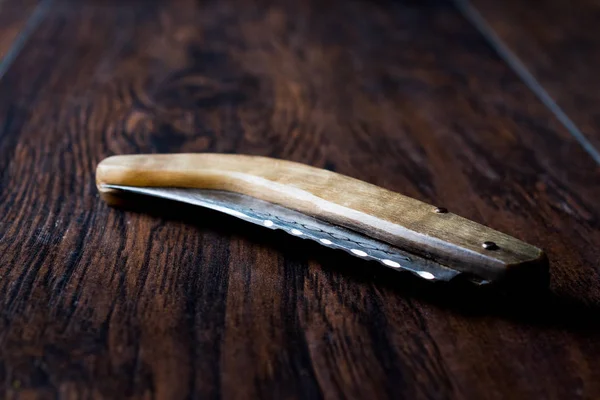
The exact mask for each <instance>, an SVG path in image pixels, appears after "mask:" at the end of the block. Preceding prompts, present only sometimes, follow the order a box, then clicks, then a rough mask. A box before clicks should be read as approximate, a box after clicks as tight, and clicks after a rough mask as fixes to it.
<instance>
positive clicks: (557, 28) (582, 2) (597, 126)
mask: <svg viewBox="0 0 600 400" xmlns="http://www.w3.org/2000/svg"><path fill="white" fill-rule="evenodd" d="M459 1H462V0H459ZM471 2H472V6H473V8H474V9H475V10H476V11H477V12H479V13H480V15H481V16H482V17H483V19H484V20H485V22H486V24H488V25H489V27H490V28H491V29H492V30H493V31H494V32H495V34H496V35H497V37H498V38H499V39H500V40H502V41H503V42H504V44H505V45H506V46H507V47H508V48H509V49H510V51H511V52H512V53H513V55H514V56H515V57H516V58H518V60H519V62H521V63H522V64H523V66H524V67H525V68H527V70H528V71H529V73H530V74H531V75H532V76H533V77H534V78H535V80H536V81H537V84H539V85H540V86H541V87H542V88H543V90H545V91H546V92H547V93H548V95H549V97H550V98H551V99H552V100H553V101H554V102H555V103H556V105H557V106H558V107H559V108H561V111H563V112H565V113H566V115H567V116H568V118H569V119H570V120H571V122H572V127H571V128H570V129H571V130H577V131H579V132H578V133H581V135H583V136H584V137H585V139H586V140H587V141H589V145H588V146H590V147H591V148H592V149H591V151H592V152H593V153H594V155H595V157H596V159H597V160H600V80H599V79H598V71H599V70H600V51H598V49H600V35H599V34H598V29H599V26H598V25H599V23H600V2H599V1H598V0H575V1H561V0H543V1H536V2H535V4H531V3H529V2H524V1H517V0H507V1H494V0H471ZM536 86H537V85H536Z"/></svg>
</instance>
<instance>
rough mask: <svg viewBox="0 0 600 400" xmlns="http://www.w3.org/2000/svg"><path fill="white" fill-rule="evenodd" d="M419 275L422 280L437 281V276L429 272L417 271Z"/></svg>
mask: <svg viewBox="0 0 600 400" xmlns="http://www.w3.org/2000/svg"><path fill="white" fill-rule="evenodd" d="M417 275H419V276H420V277H421V278H425V279H427V280H432V279H435V276H434V275H433V274H432V273H431V272H427V271H417Z"/></svg>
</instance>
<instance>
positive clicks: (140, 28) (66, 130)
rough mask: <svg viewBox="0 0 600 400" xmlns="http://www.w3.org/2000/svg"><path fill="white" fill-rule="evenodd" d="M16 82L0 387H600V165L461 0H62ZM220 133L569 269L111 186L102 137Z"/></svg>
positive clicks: (15, 74) (3, 83)
mask: <svg viewBox="0 0 600 400" xmlns="http://www.w3.org/2000/svg"><path fill="white" fill-rule="evenodd" d="M58 55H60V56H58ZM0 93H1V94H2V96H1V97H0V121H2V125H1V128H0V215H2V216H3V217H2V219H0V260H1V263H0V277H1V278H0V388H1V390H2V395H0V397H4V398H8V399H12V398H57V397H63V398H159V399H178V398H226V399H230V398H233V399H235V398H365V399H371V398H398V397H405V398H415V399H418V398H486V399H503V398H511V399H531V398H547V399H559V398H564V399H571V398H587V399H593V398H597V397H598V396H600V376H599V374H600V372H599V371H600V366H599V362H600V361H599V360H600V357H599V355H600V341H599V340H598V336H599V332H600V321H599V317H598V316H599V315H600V314H599V313H600V279H599V275H600V271H599V269H598V260H599V259H600V248H598V246H597V243H599V242H600V222H599V221H600V220H599V216H600V210H599V207H600V205H599V204H598V201H597V199H598V198H600V186H599V185H598V182H599V181H600V179H599V178H600V171H599V170H598V166H597V165H596V164H595V163H594V162H593V161H592V160H591V159H590V158H589V156H588V155H587V153H585V152H584V151H583V150H582V149H581V147H580V146H579V145H578V143H576V142H575V141H574V140H573V138H572V137H571V136H570V135H569V134H568V133H567V132H566V131H565V130H564V129H563V127H562V125H561V124H559V123H558V122H557V121H556V120H555V119H553V117H552V115H551V114H550V113H549V112H548V110H547V109H546V108H545V107H544V106H543V105H542V104H540V103H539V102H538V101H537V99H536V98H535V97H534V96H533V95H532V94H531V92H530V91H529V90H528V89H527V88H526V87H525V86H524V85H523V84H522V82H521V81H520V80H519V79H518V78H517V77H516V76H515V75H514V74H513V73H512V72H511V71H510V69H509V68H508V67H507V66H506V65H505V64H504V63H503V62H502V61H501V60H499V59H498V58H497V56H496V55H495V53H494V52H493V51H492V49H490V48H489V47H488V46H487V44H486V42H485V41H484V40H483V39H482V38H481V37H480V36H479V35H478V33H477V32H476V31H475V30H474V29H473V28H472V27H471V25H469V23H468V22H467V21H466V20H464V19H463V18H462V17H461V15H460V14H459V13H458V12H457V11H456V10H455V9H454V8H453V6H452V5H450V4H447V3H446V2H443V1H434V0H429V1H424V2H409V1H406V2H387V1H380V2H366V1H365V2H362V1H357V2H351V3H349V2H342V1H339V2H338V1H327V2H325V3H323V2H316V1H315V2H311V1H307V2H260V3H257V4H254V3H252V5H251V4H250V3H246V2H243V1H240V2H236V1H219V2H205V3H202V4H200V3H196V2H192V1H189V2H188V1H183V0H182V1H173V2H167V1H164V2H162V1H151V2H148V1H144V2H141V1H131V2H127V3H124V2H116V1H103V2H88V1H78V2H74V1H73V2H70V1H66V0H63V1H61V0H56V1H55V3H54V4H53V7H52V8H51V10H50V12H49V13H48V15H47V16H46V18H45V19H44V20H43V21H42V23H41V24H40V25H39V27H38V29H37V30H36V31H35V33H34V34H33V35H32V36H31V38H30V40H29V41H28V42H27V44H26V46H25V47H24V48H23V51H22V53H21V55H20V56H19V58H18V59H17V60H16V61H15V63H14V64H13V66H12V68H11V69H10V70H9V71H8V72H7V73H6V74H5V76H4V77H3V79H2V80H0ZM7 93H9V95H7ZM206 151H210V152H219V153H246V154H255V155H263V156H272V157H279V158H283V159H287V160H291V161H298V162H303V163H307V164H310V165H313V166H316V167H325V168H327V169H330V170H335V171H337V172H340V173H343V174H345V175H348V176H351V177H354V178H357V179H361V180H365V181H369V182H372V183H374V184H377V185H379V186H382V187H384V188H387V189H389V190H393V191H396V192H401V193H404V194H406V195H408V196H411V197H414V198H417V199H420V200H422V201H426V202H429V203H435V204H438V205H441V206H445V207H447V208H449V209H451V210H453V211H455V212H456V213H457V214H459V215H463V216H465V217H467V218H470V219H473V220H475V221H477V222H480V223H483V224H485V225H488V226H491V227H492V228H494V229H498V230H500V231H507V232H511V233H512V234H514V236H516V237H518V238H519V239H522V240H524V241H526V242H530V243H535V244H537V245H538V246H539V247H541V248H544V249H545V250H547V252H548V256H549V258H550V260H552V264H551V276H552V280H551V292H550V293H536V294H535V295H531V296H528V297H526V298H525V299H522V298H513V297H502V296H500V295H495V294H488V293H481V292H478V291H474V290H470V289H469V288H456V287H452V286H435V285H434V286H431V285H423V284H421V282H420V281H418V280H416V279H412V278H411V277H410V276H409V275H406V278H405V279H399V278H398V274H397V273H395V272H394V271H389V272H388V271H387V270H385V269H384V268H380V267H379V266H377V265H375V264H373V265H370V264H367V265H365V264H364V263H363V262H361V261H360V260H355V259H354V258H352V257H348V256H346V255H344V254H342V253H339V252H329V251H326V250H322V249H321V248H319V247H318V246H313V245H311V244H309V243H306V242H304V241H301V240H296V241H294V240H290V238H289V237H288V236H287V235H278V234H273V233H269V232H264V230H262V229H260V228H253V227H251V226H248V224H243V223H237V222H236V221H235V220H232V219H228V218H224V217H222V216H221V215H215V214H213V213H208V212H198V211H193V209H190V208H186V207H178V208H176V209H173V208H172V207H167V206H162V207H158V208H156V207H151V208H148V210H140V209H136V210H135V211H131V212H122V211H120V210H113V209H110V208H109V207H107V206H106V205H105V204H104V203H103V202H102V201H101V200H100V198H99V197H98V195H97V190H96V188H95V184H94V169H95V167H96V165H97V164H98V162H100V160H102V159H103V158H105V157H107V156H110V155H113V154H125V153H156V152H160V153H166V152H206ZM153 210H154V211H153ZM157 210H158V211H157Z"/></svg>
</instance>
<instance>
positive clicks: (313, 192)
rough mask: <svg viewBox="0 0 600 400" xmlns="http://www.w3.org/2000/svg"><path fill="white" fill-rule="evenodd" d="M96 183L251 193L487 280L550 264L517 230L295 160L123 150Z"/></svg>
mask: <svg viewBox="0 0 600 400" xmlns="http://www.w3.org/2000/svg"><path fill="white" fill-rule="evenodd" d="M96 181H97V182H96V183H97V186H98V189H99V190H100V192H101V193H103V194H108V193H110V192H111V190H110V189H107V188H104V187H103V185H107V184H108V185H123V186H137V187H142V186H144V187H179V188H198V189H218V190H226V191H232V192H237V193H241V194H245V195H249V196H253V197H256V198H259V199H261V200H265V201H269V202H272V203H276V204H280V205H282V206H284V207H287V208H291V209H294V210H297V211H300V212H302V213H305V214H308V215H311V216H314V217H317V218H320V219H323V220H325V221H328V222H330V223H334V224H338V225H340V226H343V227H346V228H349V229H352V230H355V231H358V232H360V233H362V234H364V235H367V236H369V237H372V238H375V239H378V240H381V241H384V242H387V243H389V244H392V245H394V246H397V247H400V248H403V249H406V250H409V251H411V252H413V253H417V254H419V255H420V256H425V257H427V258H430V259H434V260H436V261H437V262H439V263H441V264H444V265H446V266H449V267H452V268H454V269H457V270H460V271H463V272H466V273H471V274H473V275H476V276H478V277H481V278H483V279H489V280H498V279H501V278H504V277H505V276H507V275H510V274H512V273H515V272H524V271H525V272H527V271H529V270H539V269H542V270H545V269H547V260H546V257H545V255H544V253H543V252H542V251H541V250H540V249H538V248H536V247H534V246H531V245H529V244H527V243H524V242H522V241H520V240H518V239H515V238H513V237H511V236H508V235H505V234H503V233H500V232H498V231H495V230H493V229H490V228H487V227H485V226H483V225H480V224H478V223H475V222H473V221H470V220H467V219H465V218H462V217H460V216H458V215H455V214H452V213H450V212H436V207H433V206H431V205H429V204H426V203H423V202H421V201H418V200H415V199H412V198H409V197H406V196H403V195H401V194H398V193H394V192H391V191H389V190H386V189H383V188H381V187H378V186H375V185H372V184H369V183H366V182H363V181H360V180H357V179H354V178H350V177H348V176H344V175H341V174H337V173H334V172H331V171H327V170H323V169H319V168H314V167H310V166H307V165H304V164H299V163H295V162H290V161H283V160H277V159H271V158H266V157H256V156H246V155H229V154H161V155H122V156H114V157H110V158H107V159H105V160H103V161H102V162H101V163H100V164H99V165H98V168H97V172H96ZM437 211H440V210H437ZM442 211H443V210H442ZM485 243H488V244H487V245H486V244H485ZM490 243H493V244H490Z"/></svg>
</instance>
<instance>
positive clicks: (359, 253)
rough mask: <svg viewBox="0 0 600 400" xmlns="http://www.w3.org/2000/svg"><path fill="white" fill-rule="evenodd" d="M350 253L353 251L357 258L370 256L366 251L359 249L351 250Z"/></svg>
mask: <svg viewBox="0 0 600 400" xmlns="http://www.w3.org/2000/svg"><path fill="white" fill-rule="evenodd" d="M350 251H351V252H352V253H353V254H356V255H357V256H360V257H366V256H367V255H368V254H367V253H365V252H364V251H362V250H358V249H350Z"/></svg>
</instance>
